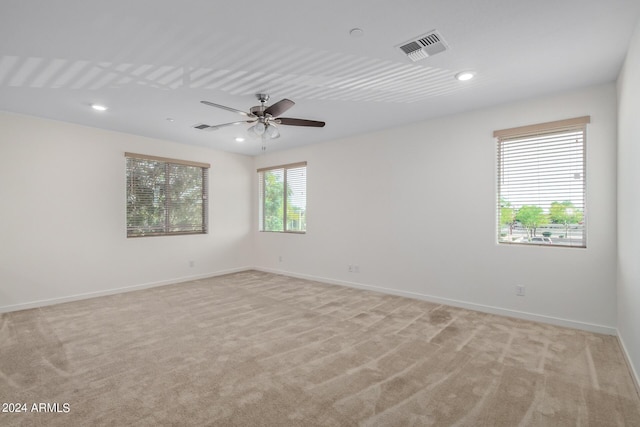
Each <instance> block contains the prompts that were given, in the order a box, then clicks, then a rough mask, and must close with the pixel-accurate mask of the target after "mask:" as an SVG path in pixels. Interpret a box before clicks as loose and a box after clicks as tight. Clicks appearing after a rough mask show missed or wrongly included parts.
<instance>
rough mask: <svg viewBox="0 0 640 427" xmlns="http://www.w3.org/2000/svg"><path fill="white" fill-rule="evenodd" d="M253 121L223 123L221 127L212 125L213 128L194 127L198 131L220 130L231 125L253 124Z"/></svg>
mask: <svg viewBox="0 0 640 427" xmlns="http://www.w3.org/2000/svg"><path fill="white" fill-rule="evenodd" d="M254 122H255V120H241V121H239V122H231V123H223V124H221V125H214V126H209V125H205V124H202V125H198V126H194V127H195V128H196V129H200V130H218V129H220V128H223V127H226V126H233V125H241V124H243V123H254Z"/></svg>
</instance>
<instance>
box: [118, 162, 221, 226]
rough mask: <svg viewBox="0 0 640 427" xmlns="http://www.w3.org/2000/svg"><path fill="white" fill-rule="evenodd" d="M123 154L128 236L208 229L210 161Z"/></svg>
mask: <svg viewBox="0 0 640 427" xmlns="http://www.w3.org/2000/svg"><path fill="white" fill-rule="evenodd" d="M125 157H126V161H127V237H144V236H168V235H177V234H205V233H207V222H208V216H209V215H208V205H209V203H208V191H209V190H208V182H209V179H208V176H209V164H207V163H199V162H190V161H185V160H176V159H167V158H164V157H156V156H147V155H144V154H135V153H125Z"/></svg>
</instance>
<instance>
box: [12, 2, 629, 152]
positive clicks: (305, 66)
mask: <svg viewBox="0 0 640 427" xmlns="http://www.w3.org/2000/svg"><path fill="white" fill-rule="evenodd" d="M639 17H640V1H638V0H608V1H606V2H605V1H602V0H597V1H595V0H537V1H531V0H482V1H480V0H476V1H471V0H393V1H391V0H348V1H346V0H341V1H332V0H329V1H318V2H308V1H301V0H270V1H264V2H238V1H222V0H214V1H212V0H182V1H179V2H177V1H164V0H127V1H123V0H109V1H94V0H57V1H43V0H39V1H38V0H1V1H0V109H2V110H6V111H13V112H18V113H24V114H30V115H35V116H40V117H47V118H52V119H57V120H63V121H68V122H73V123H79V124H83V125H87V126H93V127H99V128H105V129H113V130H118V131H122V132H128V133H133V134H138V135H144V136H149V137H154V138H161V139H168V140H173V141H177V142H181V143H186V144H196V145H201V146H207V147H211V148H215V149H220V150H225V151H231V152H237V153H243V154H249V155H256V154H259V153H260V152H261V150H260V145H261V144H260V142H259V141H256V140H254V139H250V138H247V140H246V141H245V142H243V143H238V142H235V140H234V139H235V137H236V136H240V135H246V128H247V127H248V126H245V125H238V126H232V127H228V128H224V129H221V130H218V131H199V130H196V129H193V128H192V126H193V125H195V124H199V123H206V124H209V125H214V124H220V123H228V122H232V121H236V120H242V119H243V117H242V116H240V115H238V114H234V113H232V112H229V111H225V110H221V109H216V108H213V107H210V106H206V105H203V104H201V103H200V101H201V100H208V101H211V102H214V103H217V104H223V105H227V106H230V107H233V108H236V109H239V110H245V111H248V109H249V107H251V106H253V105H257V101H256V99H255V94H256V93H258V92H266V93H268V94H270V95H271V102H276V101H278V100H280V99H282V98H289V99H292V100H293V101H295V102H296V105H295V106H294V107H293V108H292V109H290V110H289V111H287V113H285V114H284V116H286V117H297V118H305V119H312V120H323V121H326V122H327V125H326V127H324V128H306V127H293V126H281V128H280V131H281V134H282V136H281V137H280V138H279V139H277V140H274V141H272V142H269V144H268V147H269V148H268V149H269V150H280V149H284V148H291V147H295V146H299V145H304V144H311V143H318V142H322V141H326V140H331V139H336V138H341V137H345V136H349V135H354V134H358V133H363V132H368V131H372V130H378V129H382V128H388V127H394V126H398V125H402V124H406V123H411V122H416V121H420V120H424V119H428V118H432V117H437V116H443V115H447V114H452V113H457V112H462V111H467V110H472V109H477V108H481V107H486V106H489V105H495V104H500V103H504V102H508V101H514V100H518V99H523V98H530V97H536V96H542V95H545V94H550V93H553V92H560V91H566V90H571V89H575V88H580V87H584V86H588V85H593V84H600V83H605V82H611V81H614V80H615V79H616V77H617V75H618V72H619V70H620V67H621V65H622V61H623V60H624V56H625V53H626V50H627V48H628V44H629V40H630V38H631V34H632V31H633V28H634V25H635V24H636V22H637V21H638V18H639ZM356 27H357V28H361V29H363V30H364V35H363V36H362V37H359V38H354V37H351V36H350V35H349V31H350V30H351V29H352V28H356ZM433 29H436V30H438V31H439V33H440V34H441V35H442V36H443V37H444V39H445V41H446V42H447V44H448V46H449V49H448V50H447V51H445V52H443V53H440V54H438V55H434V56H432V57H429V58H427V59H425V60H423V61H420V62H416V63H413V62H411V61H410V60H409V59H408V58H407V57H406V56H404V54H403V53H402V52H401V51H400V50H399V49H398V48H397V46H398V45H400V44H402V43H404V42H407V41H409V40H411V39H413V38H414V37H416V36H420V35H422V34H424V33H426V32H428V31H430V30H433ZM461 70H473V71H475V72H476V73H477V78H476V79H474V80H472V81H470V82H459V81H457V80H455V79H454V77H453V76H454V75H455V74H456V73H457V72H459V71H461ZM271 102H270V103H271ZM92 103H103V104H105V105H107V106H108V107H109V110H108V111H107V112H104V113H98V112H96V111H93V110H91V109H90V108H89V106H90V104H92ZM168 118H171V119H173V121H168V120H167V119H168Z"/></svg>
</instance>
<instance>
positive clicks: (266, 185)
mask: <svg viewBox="0 0 640 427" xmlns="http://www.w3.org/2000/svg"><path fill="white" fill-rule="evenodd" d="M258 195H259V203H258V206H259V209H258V228H259V230H260V231H275V232H286V233H304V232H306V230H307V162H300V163H292V164H288V165H281V166H274V167H269V168H262V169H258Z"/></svg>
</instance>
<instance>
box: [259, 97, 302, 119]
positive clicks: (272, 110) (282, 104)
mask: <svg viewBox="0 0 640 427" xmlns="http://www.w3.org/2000/svg"><path fill="white" fill-rule="evenodd" d="M295 104H296V103H295V102H293V101H292V100H290V99H286V98H285V99H283V100H281V101H278V102H276V103H275V104H273V105H272V106H270V107H268V108H267V109H266V110H264V113H265V114H271V115H272V116H273V117H278V116H279V115H280V114H282V113H284V112H285V111H287V110H288V109H289V108H291V107H293V106H294V105H295Z"/></svg>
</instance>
